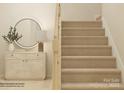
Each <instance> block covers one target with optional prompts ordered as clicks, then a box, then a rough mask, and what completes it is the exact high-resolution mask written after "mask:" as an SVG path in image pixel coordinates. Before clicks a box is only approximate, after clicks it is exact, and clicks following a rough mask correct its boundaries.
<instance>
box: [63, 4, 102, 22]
mask: <svg viewBox="0 0 124 93" xmlns="http://www.w3.org/2000/svg"><path fill="white" fill-rule="evenodd" d="M61 7H62V10H61V11H62V20H64V21H69V20H71V21H72V20H73V21H92V20H95V17H96V16H99V15H101V4H95V3H94V4H91V3H89V4H87V3H79V4H78V3H77V4H75V3H74V4H71V3H70V4H65V3H63V4H61Z"/></svg>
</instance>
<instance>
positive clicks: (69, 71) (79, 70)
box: [62, 68, 121, 74]
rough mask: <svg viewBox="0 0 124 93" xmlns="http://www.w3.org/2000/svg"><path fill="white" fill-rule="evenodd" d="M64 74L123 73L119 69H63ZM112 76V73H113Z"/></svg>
mask: <svg viewBox="0 0 124 93" xmlns="http://www.w3.org/2000/svg"><path fill="white" fill-rule="evenodd" d="M62 72H64V73H65V72H66V73H78V72H82V73H87V72H90V73H93V72H98V73H99V72H100V73H101V72H106V73H111V72H115V73H121V71H120V70H119V69H116V68H114V69H112V68H105V69H104V68H62ZM111 74H112V73H111Z"/></svg>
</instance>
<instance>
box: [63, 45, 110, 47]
mask: <svg viewBox="0 0 124 93" xmlns="http://www.w3.org/2000/svg"><path fill="white" fill-rule="evenodd" d="M62 47H87V48H89V47H111V46H109V45H62Z"/></svg>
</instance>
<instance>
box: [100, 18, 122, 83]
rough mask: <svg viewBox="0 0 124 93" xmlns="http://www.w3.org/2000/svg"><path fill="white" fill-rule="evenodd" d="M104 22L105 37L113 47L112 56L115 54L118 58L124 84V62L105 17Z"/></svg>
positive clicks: (118, 66)
mask: <svg viewBox="0 0 124 93" xmlns="http://www.w3.org/2000/svg"><path fill="white" fill-rule="evenodd" d="M102 22H103V28H105V35H106V36H107V37H108V40H109V44H110V45H111V46H112V54H113V56H115V57H116V62H117V68H118V69H120V70H121V72H122V82H123V83H124V63H123V62H122V59H121V56H120V54H119V51H118V48H117V46H116V43H115V41H114V39H113V36H112V34H111V32H110V28H109V26H108V24H107V21H106V20H105V18H104V17H102Z"/></svg>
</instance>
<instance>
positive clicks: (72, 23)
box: [62, 22, 102, 27]
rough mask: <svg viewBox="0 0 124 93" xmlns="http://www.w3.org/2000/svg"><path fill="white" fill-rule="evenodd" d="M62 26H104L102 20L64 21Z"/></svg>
mask: <svg viewBox="0 0 124 93" xmlns="http://www.w3.org/2000/svg"><path fill="white" fill-rule="evenodd" d="M62 27H102V22H62Z"/></svg>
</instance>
